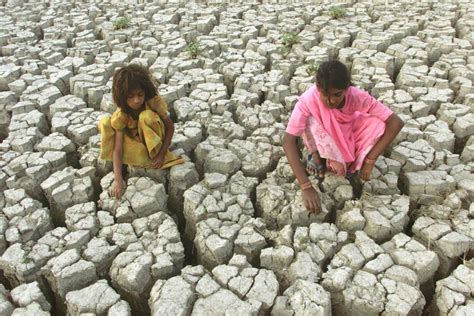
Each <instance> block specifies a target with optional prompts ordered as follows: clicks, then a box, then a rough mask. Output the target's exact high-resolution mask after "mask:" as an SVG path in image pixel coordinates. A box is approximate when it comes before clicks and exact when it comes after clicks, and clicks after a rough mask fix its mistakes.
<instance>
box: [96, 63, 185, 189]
mask: <svg viewBox="0 0 474 316" xmlns="http://www.w3.org/2000/svg"><path fill="white" fill-rule="evenodd" d="M112 97H113V100H114V102H115V105H116V106H117V109H116V110H115V112H114V113H113V114H112V116H106V117H104V118H103V119H102V120H101V121H100V122H99V131H100V133H101V146H100V158H101V159H104V160H112V162H113V168H114V179H115V180H114V183H113V184H112V187H111V192H110V193H111V195H112V196H113V197H115V198H120V197H121V195H122V191H123V189H124V181H123V175H122V165H123V164H126V165H132V166H139V167H144V168H157V169H164V168H169V167H172V166H174V165H177V164H180V163H183V162H184V160H183V158H181V157H179V156H176V155H175V154H174V153H172V152H171V151H170V150H169V146H170V144H171V139H172V137H173V133H174V124H173V121H172V120H171V118H170V117H169V114H168V105H167V104H166V102H165V101H164V100H163V99H162V98H161V97H160V96H159V95H158V91H157V89H156V86H155V84H154V82H153V80H152V76H151V73H150V72H149V70H148V69H146V68H145V67H142V66H139V65H135V64H131V65H128V66H125V67H123V68H121V69H119V70H117V71H116V72H115V74H114V77H113V81H112Z"/></svg>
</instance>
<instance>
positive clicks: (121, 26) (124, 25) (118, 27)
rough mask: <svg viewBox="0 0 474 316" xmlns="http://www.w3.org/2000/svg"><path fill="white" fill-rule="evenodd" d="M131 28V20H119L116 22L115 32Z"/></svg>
mask: <svg viewBox="0 0 474 316" xmlns="http://www.w3.org/2000/svg"><path fill="white" fill-rule="evenodd" d="M129 26H130V19H129V18H119V19H117V20H115V22H114V30H121V29H126V28H128V27H129Z"/></svg>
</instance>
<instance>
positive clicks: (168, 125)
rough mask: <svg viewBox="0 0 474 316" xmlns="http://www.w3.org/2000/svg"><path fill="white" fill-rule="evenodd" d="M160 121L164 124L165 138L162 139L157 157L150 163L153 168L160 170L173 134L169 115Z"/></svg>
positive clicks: (172, 124)
mask: <svg viewBox="0 0 474 316" xmlns="http://www.w3.org/2000/svg"><path fill="white" fill-rule="evenodd" d="M162 120H163V123H164V124H165V137H164V139H163V144H162V145H161V148H160V151H159V152H158V155H157V156H156V158H155V159H154V160H153V162H152V167H153V168H161V166H162V165H163V163H164V162H165V155H166V152H167V151H168V148H169V147H170V145H171V139H172V138H173V134H174V123H173V121H172V120H171V118H170V117H169V115H168V116H166V117H165V118H162Z"/></svg>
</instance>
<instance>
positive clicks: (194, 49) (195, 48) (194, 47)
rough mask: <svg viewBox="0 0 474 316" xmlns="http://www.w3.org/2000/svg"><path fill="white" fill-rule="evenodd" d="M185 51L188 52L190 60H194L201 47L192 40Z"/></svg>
mask: <svg viewBox="0 0 474 316" xmlns="http://www.w3.org/2000/svg"><path fill="white" fill-rule="evenodd" d="M186 51H187V52H188V54H189V55H190V56H191V58H192V59H196V58H197V57H198V56H199V54H200V53H201V47H200V45H199V42H198V41H196V40H193V41H192V42H191V43H190V44H189V45H188V47H186Z"/></svg>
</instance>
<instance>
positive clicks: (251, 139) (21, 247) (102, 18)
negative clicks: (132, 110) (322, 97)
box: [0, 0, 474, 316]
mask: <svg viewBox="0 0 474 316" xmlns="http://www.w3.org/2000/svg"><path fill="white" fill-rule="evenodd" d="M112 2H113V3H106V2H105V1H54V0H51V1H44V0H42V1H39V0H38V1H36V0H35V1H33V0H31V1H26V0H25V1H22V0H16V1H14V0H0V4H1V6H0V140H2V141H1V143H0V166H1V170H0V189H1V193H0V209H1V211H0V272H1V273H0V280H1V282H2V284H0V315H49V314H53V315H66V314H68V315H84V314H86V313H91V314H96V315H131V314H134V315H148V314H152V315H191V314H192V315H237V314H238V315H332V314H334V315H364V316H367V315H422V314H423V313H424V314H425V315H474V298H473V296H474V259H472V256H473V253H474V220H473V217H474V203H473V201H474V136H473V135H474V49H473V45H474V6H473V5H472V2H471V1H469V0H459V1H454V0H453V1H422V2H419V1H366V2H355V1H346V3H344V4H339V6H336V5H335V4H328V2H329V1H324V2H326V3H323V1H281V2H288V3H289V2H292V3H291V4H278V3H276V2H278V1H265V0H264V1H260V2H263V3H256V2H254V3H252V1H240V3H239V2H237V1H236V2H235V3H234V2H232V3H230V2H231V1H228V2H229V3H217V2H222V1H212V2H211V1H205V2H203V1H201V2H200V3H193V2H188V1H154V2H153V1H150V3H146V4H133V3H131V2H136V1H127V0H124V1H112ZM347 2H349V3H347ZM333 58H337V59H339V60H340V61H342V62H343V63H344V64H346V65H347V66H348V67H349V68H350V69H351V73H352V80H353V84H354V85H356V86H359V87H361V88H363V89H365V90H367V91H369V92H370V93H371V94H372V95H373V96H375V97H376V98H377V99H379V100H380V101H382V102H383V103H384V104H386V105H387V106H389V107H390V108H391V109H392V110H393V111H394V112H396V113H397V114H398V115H399V116H400V117H402V119H403V120H404V122H405V127H404V128H403V130H402V131H401V133H400V134H399V135H398V137H397V139H396V140H395V141H394V142H393V144H392V145H391V147H390V148H389V149H388V150H387V151H386V152H385V153H384V155H383V156H381V157H379V159H378V160H377V163H376V168H374V171H373V174H372V180H371V181H369V182H366V183H360V182H357V181H354V182H352V183H350V182H349V181H347V180H345V179H342V178H338V177H335V176H330V175H329V176H327V177H326V179H325V180H324V181H323V182H322V183H320V185H319V191H320V196H321V200H322V204H323V210H322V212H321V213H319V214H317V215H314V214H312V215H310V214H309V213H308V212H307V211H306V210H305V208H304V206H303V204H302V200H301V192H300V190H299V187H298V185H297V183H296V182H295V178H294V176H293V174H292V172H291V169H290V167H289V165H288V162H287V160H286V158H285V155H284V153H283V149H282V136H283V133H284V130H285V126H286V123H287V121H288V118H289V115H290V114H291V110H292V109H293V107H294V105H295V103H296V101H297V98H298V95H300V94H301V93H302V92H304V91H305V90H306V89H307V88H308V87H310V86H311V85H312V84H313V77H314V72H315V70H316V68H317V65H318V64H319V63H321V62H323V61H325V60H328V59H333ZM128 63H138V64H142V65H145V66H147V67H149V68H150V70H151V72H152V73H153V75H154V77H155V78H156V79H157V81H159V82H160V86H159V91H160V94H161V95H162V96H163V97H164V98H165V99H166V100H167V102H168V104H169V106H170V112H171V117H172V119H173V120H174V122H175V128H176V131H175V134H174V137H173V144H172V149H173V150H174V151H175V152H176V153H178V154H181V155H182V156H183V157H186V163H184V164H182V165H179V166H176V167H173V168H171V169H170V170H164V171H160V170H149V169H140V168H128V170H127V177H126V181H127V187H126V191H125V193H124V195H123V197H122V198H121V200H114V199H112V198H111V197H110V196H109V194H108V188H109V187H110V185H111V183H112V181H113V174H112V173H111V170H112V166H111V163H110V162H105V161H101V160H99V159H98V154H99V146H100V138H99V135H98V131H97V123H98V121H99V120H100V119H101V118H102V117H104V116H105V115H109V114H110V113H112V112H113V111H114V105H113V103H112V101H111V93H110V91H111V84H112V74H113V72H114V70H115V69H116V68H118V67H121V66H123V65H126V64H128ZM314 183H315V185H316V184H317V183H316V181H315V182H314Z"/></svg>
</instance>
